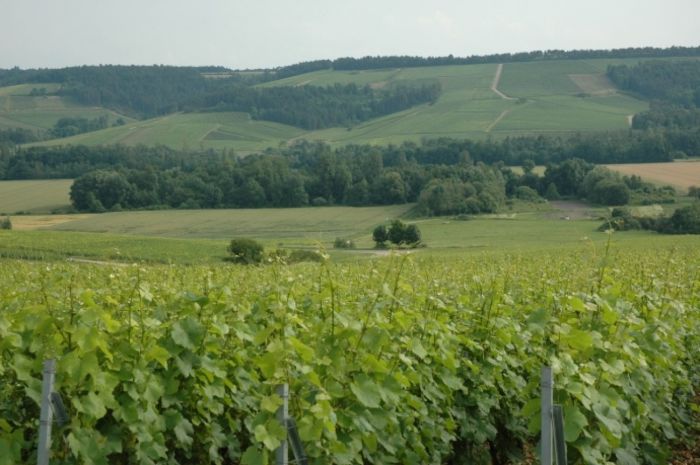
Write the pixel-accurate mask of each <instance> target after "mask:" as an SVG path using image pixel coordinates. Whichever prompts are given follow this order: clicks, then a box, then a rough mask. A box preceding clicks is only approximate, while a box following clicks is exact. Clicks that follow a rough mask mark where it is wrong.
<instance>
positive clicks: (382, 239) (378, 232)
mask: <svg viewBox="0 0 700 465" xmlns="http://www.w3.org/2000/svg"><path fill="white" fill-rule="evenodd" d="M372 240H373V241H374V242H376V245H377V247H384V245H385V243H386V241H388V240H389V234H388V233H387V230H386V226H384V225H383V224H380V225H379V226H377V227H376V228H374V231H372Z"/></svg>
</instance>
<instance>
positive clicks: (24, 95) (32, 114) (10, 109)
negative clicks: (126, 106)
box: [0, 83, 131, 131]
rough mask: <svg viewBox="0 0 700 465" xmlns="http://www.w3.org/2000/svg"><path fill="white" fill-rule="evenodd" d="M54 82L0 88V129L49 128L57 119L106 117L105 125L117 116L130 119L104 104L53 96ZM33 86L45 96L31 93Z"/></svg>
mask: <svg viewBox="0 0 700 465" xmlns="http://www.w3.org/2000/svg"><path fill="white" fill-rule="evenodd" d="M58 87H59V85H58V84H52V83H48V84H45V83H38V84H18V85H13V86H6V87H0V129H9V128H23V129H29V130H32V131H42V130H47V129H50V128H51V127H53V126H54V124H56V122H57V121H58V120H59V119H61V118H87V119H95V118H99V117H100V116H106V117H107V118H108V122H109V124H113V123H114V122H115V121H116V120H117V119H119V118H121V119H122V120H124V121H131V118H128V117H126V116H124V115H121V114H119V113H117V112H114V111H112V110H109V109H107V108H104V107H98V106H88V105H82V104H80V103H77V102H74V101H72V100H71V99H69V98H66V97H62V96H58V95H54V92H55V91H56V90H57V89H58ZM33 89H45V90H46V95H32V90H33Z"/></svg>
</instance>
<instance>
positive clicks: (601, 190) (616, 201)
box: [590, 178, 630, 205]
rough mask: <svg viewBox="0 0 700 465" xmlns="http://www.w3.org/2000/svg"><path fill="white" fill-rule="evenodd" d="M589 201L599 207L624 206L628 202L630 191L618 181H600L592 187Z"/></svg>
mask: <svg viewBox="0 0 700 465" xmlns="http://www.w3.org/2000/svg"><path fill="white" fill-rule="evenodd" d="M590 200H591V201H592V202H594V203H598V204H601V205H626V204H627V203H629V201H630V190H629V188H628V187H627V185H626V184H625V183H624V182H622V181H620V180H615V179H610V178H608V179H601V180H600V181H598V182H597V183H596V184H595V185H594V186H593V190H592V191H591V193H590Z"/></svg>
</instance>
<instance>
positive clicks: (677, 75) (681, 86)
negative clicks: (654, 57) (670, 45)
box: [608, 60, 700, 130]
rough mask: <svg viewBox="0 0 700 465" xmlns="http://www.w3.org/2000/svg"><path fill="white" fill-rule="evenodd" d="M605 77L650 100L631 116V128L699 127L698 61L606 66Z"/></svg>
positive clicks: (699, 89)
mask: <svg viewBox="0 0 700 465" xmlns="http://www.w3.org/2000/svg"><path fill="white" fill-rule="evenodd" d="M608 77H609V78H610V79H611V80H612V81H613V82H614V83H615V84H616V85H617V86H618V87H620V88H621V89H623V90H626V91H629V92H633V93H636V94H638V95H640V96H642V97H644V98H647V99H649V100H650V101H651V105H650V108H649V110H648V111H644V112H641V113H638V114H636V115H635V116H634V119H633V121H632V127H633V128H635V129H650V128H670V129H676V130H677V129H692V128H698V127H700V61H698V60H687V61H653V62H643V63H639V64H637V65H635V66H627V65H618V66H609V67H608Z"/></svg>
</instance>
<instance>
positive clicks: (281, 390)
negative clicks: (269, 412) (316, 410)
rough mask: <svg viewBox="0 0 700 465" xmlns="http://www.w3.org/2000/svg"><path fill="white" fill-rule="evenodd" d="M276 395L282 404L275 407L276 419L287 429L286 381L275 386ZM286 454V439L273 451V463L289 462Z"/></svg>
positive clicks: (285, 463)
mask: <svg viewBox="0 0 700 465" xmlns="http://www.w3.org/2000/svg"><path fill="white" fill-rule="evenodd" d="M277 395H278V396H280V397H281V398H282V405H280V407H279V408H278V409H277V421H279V423H280V425H282V428H284V430H285V431H287V417H288V416H289V385H288V384H287V383H285V384H280V385H279V386H277ZM288 457H289V456H288V455H287V439H286V437H285V439H284V440H282V442H281V443H280V445H279V447H278V448H277V450H276V451H275V465H287V464H288V463H289V462H288V460H289V458H288Z"/></svg>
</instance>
